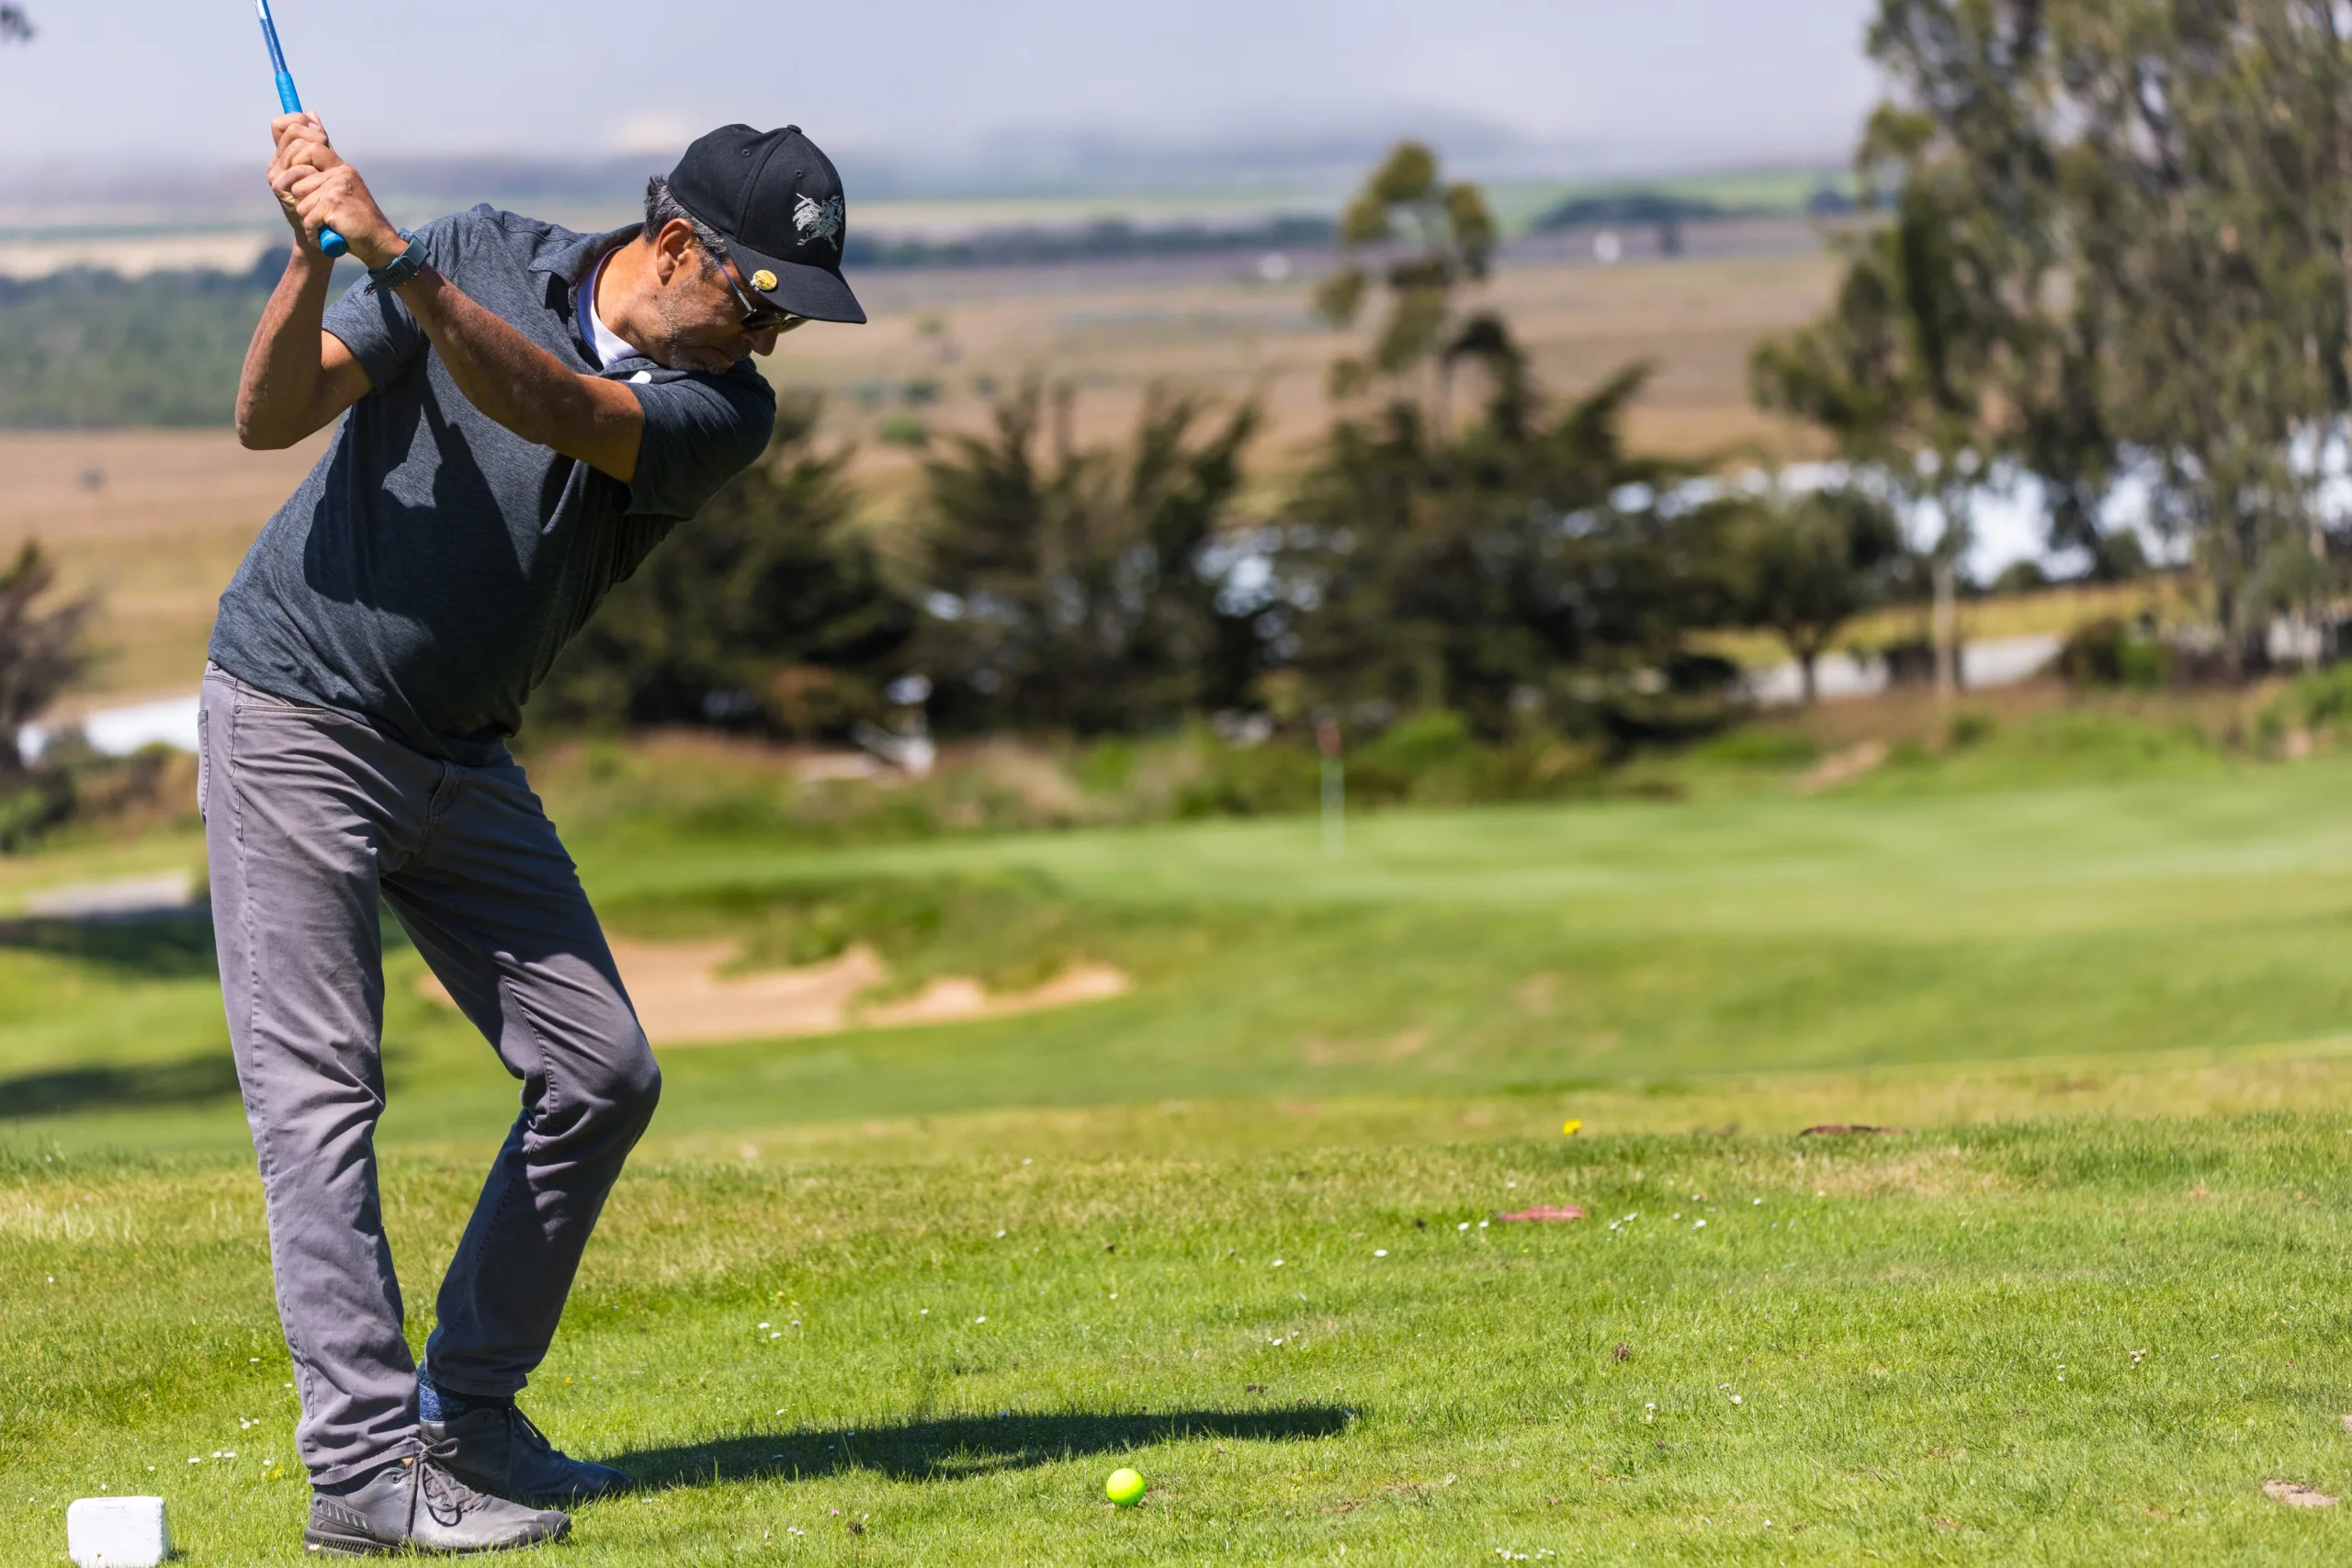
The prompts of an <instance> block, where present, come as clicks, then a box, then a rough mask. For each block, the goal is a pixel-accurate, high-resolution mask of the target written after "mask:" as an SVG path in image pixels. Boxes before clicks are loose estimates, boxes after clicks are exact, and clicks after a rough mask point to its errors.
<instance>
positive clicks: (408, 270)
mask: <svg viewBox="0 0 2352 1568" xmlns="http://www.w3.org/2000/svg"><path fill="white" fill-rule="evenodd" d="M400 236H401V239H403V240H406V241H407V242H408V249H406V250H404V251H402V252H401V254H399V255H396V256H394V257H393V258H392V259H391V260H390V261H388V262H386V263H385V264H384V265H381V266H379V267H370V268H369V269H368V284H369V286H370V287H372V288H399V287H400V286H401V284H403V283H406V282H407V281H408V280H409V279H410V278H412V277H414V276H416V275H417V274H418V273H420V272H423V271H424V265H425V260H426V257H425V254H424V241H423V240H420V239H418V238H417V237H416V236H415V235H414V234H412V233H410V232H409V231H407V230H405V229H402V230H401V231H400Z"/></svg>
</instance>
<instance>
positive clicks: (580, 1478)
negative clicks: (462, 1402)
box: [424, 1404, 637, 1504]
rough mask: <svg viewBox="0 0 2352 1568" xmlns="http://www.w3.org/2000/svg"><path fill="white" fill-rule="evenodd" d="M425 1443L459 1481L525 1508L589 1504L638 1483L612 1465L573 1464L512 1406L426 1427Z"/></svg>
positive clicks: (488, 1408) (492, 1406) (481, 1409)
mask: <svg viewBox="0 0 2352 1568" xmlns="http://www.w3.org/2000/svg"><path fill="white" fill-rule="evenodd" d="M424 1439H425V1441H427V1442H429V1443H431V1444H433V1445H434V1451H435V1452H436V1453H439V1454H442V1455H444V1456H445V1457H444V1461H443V1462H445V1463H446V1464H447V1465H448V1467H449V1469H450V1471H451V1472H453V1473H455V1474H456V1475H457V1476H458V1479H459V1480H461V1481H463V1482H465V1483H467V1484H468V1485H469V1486H474V1487H477V1488H479V1489H481V1491H484V1492H488V1493H490V1494H492V1495H494V1496H499V1497H515V1498H519V1499H521V1500H522V1501H524V1502H526V1503H563V1504H570V1503H585V1502H588V1501H590V1500H592V1499H594V1498H597V1497H609V1496H611V1495H614V1494H615V1493H616V1492H626V1491H628V1489H629V1488H630V1487H632V1486H634V1485H636V1484H637V1483H635V1482H634V1481H631V1480H630V1479H629V1478H628V1476H626V1475H624V1474H622V1473H621V1472H619V1471H617V1470H615V1469H614V1468H613V1467H612V1466H610V1465H608V1464H592V1463H590V1462H589V1461H586V1460H581V1459H573V1458H572V1457H571V1455H569V1454H567V1453H564V1452H563V1451H562V1450H560V1449H558V1448H557V1447H556V1446H555V1445H554V1444H553V1443H550V1442H548V1440H547V1438H546V1437H545V1436H544V1435H543V1434H541V1432H540V1431H539V1429H538V1428H537V1427H535V1426H533V1425H532V1424H531V1418H530V1417H529V1416H526V1415H524V1414H523V1413H522V1411H520V1410H518V1409H516V1408H515V1406H514V1405H513V1404H485V1405H477V1406H476V1407H475V1408H473V1409H471V1410H469V1411H467V1412H466V1413H465V1414H464V1415H462V1416H450V1417H449V1418H448V1419H447V1420H444V1421H427V1422H424Z"/></svg>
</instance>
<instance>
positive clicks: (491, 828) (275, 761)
mask: <svg viewBox="0 0 2352 1568" xmlns="http://www.w3.org/2000/svg"><path fill="white" fill-rule="evenodd" d="M201 713H202V717H201V719H200V721H199V723H200V731H199V733H200V735H201V737H202V745H201V753H200V755H201V761H200V764H199V768H198V785H197V793H198V804H199V806H200V807H201V809H202V811H203V814H204V819H205V841H206V843H207V845H208V847H209V852H210V863H211V881H212V919H213V927H214V931H215V932H216V939H217V941H218V942H219V946H220V989H221V994H222V998H223V999H224V1001H225V1002H226V1004H227V1007H228V1013H229V1038H230V1041H231V1043H232V1046H233V1048H234V1050H235V1053H236V1061H237V1079H238V1082H239V1084H240V1085H241V1086H242V1087H243V1091H244V1100H245V1114H246V1119H247V1121H248V1122H250V1124H251V1125H252V1128H253V1135H254V1152H255V1153H256V1155H258V1156H259V1159H260V1167H261V1179H262V1188H263V1192H264V1194H265V1196H266V1203H267V1210H268V1215H269V1253H270V1267H271V1269H272V1270H273V1272H274V1274H275V1276H276V1279H277V1312H278V1318H279V1320H280V1322H281V1323H282V1324H283V1325H285V1329H286V1343H287V1346H288V1348H289V1349H290V1350H291V1351H292V1352H293V1358H294V1371H295V1379H296V1382H295V1386H296V1388H297V1389H298V1390H299V1391H300V1394H301V1400H302V1420H301V1424H300V1427H298V1428H297V1430H296V1441H297V1443H298V1445H299V1447H300V1452H301V1455H302V1460H303V1462H304V1463H305V1464H307V1465H308V1466H309V1467H310V1470H311V1478H312V1479H313V1481H315V1482H318V1483H334V1482H339V1481H345V1480H349V1479H351V1478H353V1477H355V1476H357V1475H360V1474H363V1473H365V1472H368V1471H369V1470H371V1469H373V1468H375V1467H376V1466H378V1465H380V1464H382V1463H384V1462H385V1461H388V1460H390V1459H394V1458H398V1457H401V1456H402V1455H405V1454H410V1453H413V1452H416V1451H417V1450H418V1449H419V1447H420V1443H419V1438H418V1435H417V1413H416V1364H415V1362H414V1360H413V1359H412V1358H411V1356H410V1353H409V1348H408V1342H407V1339H406V1338H405V1337H404V1336H403V1333H402V1326H403V1325H402V1316H401V1291H400V1282H399V1280H397V1279H395V1278H394V1276H393V1273H392V1257H391V1249H390V1246H389V1245H388V1244H387V1243H386V1241H385V1238H384V1225H383V1213H382V1206H381V1202H380V1201H379V1197H378V1192H377V1180H376V1151H375V1134H376V1122H377V1119H378V1117H379V1116H380V1115H381V1114H382V1112H383V1109H384V1066H383V1052H382V1034H383V1017H384V971H383V949H382V941H381V931H380V927H379V924H378V920H379V916H378V899H379V897H380V898H381V899H382V901H383V902H384V903H386V904H389V905H390V907H391V909H392V912H393V914H394V915H395V916H396V917H397V918H398V919H399V920H400V922H401V926H402V927H403V928H405V929H406V931H408V934H409V936H410V937H411V939H412V940H413V941H414V942H415V943H416V946H417V949H418V951H420V952H421V953H424V958H425V961H426V962H427V963H428V964H431V965H432V966H433V972H434V974H435V975H436V976H439V977H440V980H441V983H442V984H443V985H444V986H446V987H447V988H448V991H449V995H450V996H451V997H452V998H455V999H456V1000H457V1003H458V1007H459V1008H460V1009H462V1010H464V1012H465V1014H466V1016H467V1018H469V1020H471V1021H473V1023H474V1025H475V1027H477V1028H479V1029H480V1030H481V1032H482V1033H483V1034H484V1035H485V1036H487V1037H488V1039H489V1041H490V1043H491V1044H492V1047H493V1048H494V1049H495V1050H496V1051H497V1053H498V1056H499V1059H500V1060H501V1061H502V1062H503V1063H504V1064H505V1066H506V1070H507V1071H508V1072H510V1073H512V1074H514V1075H515V1077H517V1078H520V1079H521V1080H522V1083H523V1093H522V1101H523V1104H522V1113H521V1115H519V1116H518V1117H517V1118H516V1119H515V1126H514V1129H513V1131H512V1132H510V1133H509V1134H507V1136H506V1141H505V1144H504V1145H503V1147H502V1148H500V1150H499V1151H498V1156H497V1158H496V1159H495V1160H494V1161H493V1162H492V1165H491V1169H490V1179H489V1180H488V1181H486V1182H485V1183H484V1184H483V1186H482V1190H481V1199H480V1201H477V1202H476V1204H475V1205H474V1212H473V1217H472V1219H471V1220H470V1221H469V1223H468V1224H467V1225H466V1231H465V1235H464V1238H463V1239H462V1240H461V1241H459V1243H458V1250H457V1256H456V1257H455V1258H452V1259H451V1261H450V1264H449V1272H448V1276H447V1279H446V1280H443V1282H442V1285H441V1296H440V1301H439V1303H438V1305H437V1311H436V1316H437V1322H436V1324H435V1327H434V1330H433V1336H432V1338H431V1340H430V1341H429V1342H428V1344H427V1346H426V1349H425V1356H426V1359H427V1361H428V1362H429V1364H430V1365H431V1367H432V1369H433V1377H434V1382H435V1384H436V1385H438V1386H440V1387H443V1388H447V1389H451V1390H454V1391H456V1392H458V1393H471V1394H481V1395H493V1396H503V1395H508V1394H512V1393H515V1392H516V1391H517V1390H519V1389H521V1388H522V1386H523V1384H524V1382H525V1381H526V1379H528V1377H529V1376H530V1374H531V1372H532V1371H534V1370H535V1369H536V1368H537V1366H538V1364H539V1362H540V1360H541V1359H543V1358H544V1357H545V1356H546V1355H547V1350H548V1342H549V1341H550V1340H551V1339H552V1338H553V1337H554V1335H555V1329H556V1324H557V1321H558V1319H560V1317H561V1316H562V1314H563V1303H564V1298H565V1296H566V1295H567V1294H568V1293H569V1292H570V1291H571V1280H572V1276H573V1274H574V1272H575V1271H576V1270H577V1269H578V1268H579V1265H580V1254H581V1251H582V1248H583V1247H586V1245H587V1242H588V1234H589V1232H590V1231H591V1230H593V1229H594V1226H595V1224H596V1216H597V1213H599V1211H601V1210H602V1209H603V1207H604V1203H605V1193H606V1192H608V1191H609V1190H611V1188H612V1185H613V1182H614V1179H616V1178H617V1177H618V1176H619V1175H620V1169H621V1162H622V1161H623V1160H624V1159H626V1158H627V1157H628V1152H629V1149H630V1148H631V1146H632V1145H635V1144H636V1142H637V1140H638V1137H639V1134H642V1133H643V1132H644V1131H645V1127H646V1124H647V1122H650V1120H651V1119H652V1115H653V1105H654V1101H655V1100H656V1099H657V1098H658V1097H659V1095H660V1092H661V1082H662V1078H661V1072H660V1069H658V1068H657V1067H656V1066H654V1063H653V1053H652V1052H651V1050H650V1049H649V1048H648V1046H647V1044H646V1040H645V1033H644V1032H643V1031H642V1030H641V1029H639V1027H638V1022H637V1015H636V1013H635V1012H634V1010H632V1009H631V1008H630V1006H629V1000H628V995H627V993H626V992H624V991H623V990H622V988H621V982H620V976H619V974H618V973H617V971H616V970H615V968H614V966H613V957H612V952H611V950H610V949H609V948H608V947H607V946H606V945H605V937H604V933H603V931H601V930H600V929H599V928H598V926H597V924H596V917H595V914H594V911H593V910H591V909H590V908H589V907H588V899H587V897H586V895H584V894H583V893H582V891H581V887H580V880H579V877H578V875H577V874H575V873H574V870H573V868H572V863H571V858H570V857H569V856H568V855H566V854H565V853H564V851H563V846H562V845H561V844H560V842H558V841H557V839H556V833H555V828H554V825H553V824H551V823H550V822H549V821H548V818H547V814H546V812H545V811H544V810H542V809H541V807H540V805H539V802H538V798H537V796H536V795H533V794H532V793H531V790H530V787H529V785H528V784H526V782H525V780H524V777H523V770H522V769H521V768H520V767H518V766H516V765H515V763H514V762H512V761H507V762H504V763H503V764H501V765H499V766H497V767H490V768H467V767H460V766H458V765H456V764H454V763H449V762H442V761H435V760H433V759H432V758H429V757H426V756H424V754H423V753H421V752H418V751H416V750H412V749H411V748H409V747H406V746H403V745H401V743H400V742H398V741H395V740H392V739H390V738H388V737H386V736H384V735H383V734H381V733H379V731H377V730H376V729H374V728H370V727H369V726H367V725H364V724H361V723H358V722H356V721H355V720H352V719H348V718H345V717H343V716H339V715H336V714H333V713H328V712H325V711H322V710H321V709H317V708H312V707H305V706H299V705H295V704H292V703H288V702H284V701H282V700H280V699H278V698H277V697H273V696H269V695H267V694H264V693H261V692H258V691H255V690H254V688H252V687H251V686H248V685H246V684H245V683H244V682H241V681H238V680H236V679H235V678H234V677H232V676H231V675H229V674H227V673H226V672H224V671H220V670H217V669H214V670H208V671H206V674H205V678H204V700H203V706H202V709H201Z"/></svg>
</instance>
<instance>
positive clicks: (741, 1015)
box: [416, 942, 1128, 1046]
mask: <svg viewBox="0 0 2352 1568" xmlns="http://www.w3.org/2000/svg"><path fill="white" fill-rule="evenodd" d="M740 953H741V948H740V947H739V946H737V944H735V943H734V942H615V943H613V959H614V961H615V962H616V963H617V964H619V965H620V971H621V982H622V984H624V985H626V986H627V987H628V994H629V999H630V1000H631V1001H633V1002H635V1003H636V1004H637V1016H638V1020H639V1022H641V1023H643V1024H644V1025H645V1033H646V1037H647V1038H648V1039H650V1040H651V1041H652V1042H653V1043H654V1044H656V1045H661V1046H667V1045H708V1044H714V1043H718V1042H721V1041H730V1040H775V1039H780V1038H783V1037H785V1036H787V1035H800V1034H837V1033H839V1032H842V1031H843V1030H850V1029H892V1028H899V1027H902V1026H905V1025H909V1024H924V1023H960V1022H964V1021H967V1020H971V1019H977V1018H1002V1017H1005V1016H1007V1015H1009V1014H1012V1013H1023V1012H1036V1011H1039V1010H1044V1009H1046V1008H1062V1007H1073V1006H1076V1005H1077V1004H1079V1003H1080V1002H1096V1001H1103V1000H1106V999H1107V998H1112V997H1117V996H1124V995H1125V993H1126V991H1127V989H1128V980H1127V976H1125V974H1124V973H1123V972H1121V971H1120V970H1117V969H1114V968H1112V967H1111V966H1110V965H1109V964H1078V965H1075V966H1074V967H1072V968H1069V969H1066V970H1064V971H1063V972H1062V973H1061V974H1059V975H1057V976H1054V978H1052V979H1051V980H1048V981H1046V983H1045V984H1044V985H1042V986H1039V987H1036V988H1035V990H1029V991H1005V992H1000V993H995V994H991V993H990V992H989V989H988V987H985V986H983V985H981V984H980V982H978V980H974V979H969V978H967V977H965V976H944V977H942V978H940V979H936V980H933V981H932V982H931V983H930V984H929V985H927V986H925V987H923V988H922V990H920V991H918V992H916V993H915V994H914V995H913V996H911V997H909V998H905V999H904V1000H901V1001H895V1002H874V1003H867V1004H865V1005H860V1004H859V1002H858V999H857V998H859V996H861V995H862V994H863V993H865V991H866V990H868V989H869V988H871V987H874V986H876V985H878V984H880V983H881V982H882V980H883V979H885V978H886V977H887V976H888V973H889V970H888V966H887V965H885V964H883V962H882V959H881V956H880V955H879V954H878V953H876V952H875V951H874V950H873V949H872V948H870V947H866V946H865V945H864V944H862V943H861V944H860V945H858V946H856V947H853V948H851V949H850V950H849V951H848V952H846V953H842V955H841V956H840V957H839V958H835V959H832V960H831V961H830V962H828V963H824V964H811V965H810V966H809V967H808V968H805V969H780V970H772V971H769V972H767V973H763V974H753V975H722V974H721V973H719V971H720V970H722V969H724V968H725V967H726V966H727V965H728V964H731V963H733V962H734V961H735V959H736V958H737V957H738V956H739V954H740ZM416 988H417V992H418V994H419V995H421V996H424V997H426V998H430V999H432V1000H434V1001H436V1002H439V1003H441V1004H442V1005H444V1006H449V1007H453V1006H455V1005H456V1004H455V1003H453V1002H451V1001H450V999H449V993H448V992H447V991H446V990H444V989H443V988H442V986H441V982H440V981H438V980H436V979H435V978H434V977H433V976H431V975H429V974H428V975H426V976H424V977H423V978H422V979H420V980H419V981H418V982H417V987H416Z"/></svg>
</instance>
